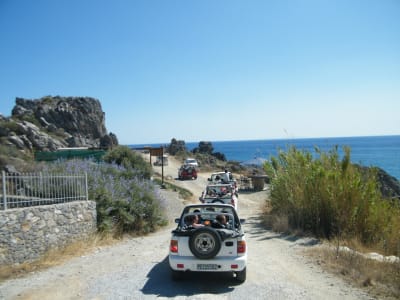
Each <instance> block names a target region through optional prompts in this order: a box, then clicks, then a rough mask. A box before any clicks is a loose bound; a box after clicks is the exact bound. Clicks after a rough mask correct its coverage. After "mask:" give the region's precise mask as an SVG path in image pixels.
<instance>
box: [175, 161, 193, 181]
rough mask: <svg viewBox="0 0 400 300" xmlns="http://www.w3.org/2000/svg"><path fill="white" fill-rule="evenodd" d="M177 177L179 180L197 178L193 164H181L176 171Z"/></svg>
mask: <svg viewBox="0 0 400 300" xmlns="http://www.w3.org/2000/svg"><path fill="white" fill-rule="evenodd" d="M178 178H179V179H180V180H185V179H192V180H194V179H197V170H196V168H195V167H194V166H190V165H183V166H181V167H180V168H179V171H178Z"/></svg>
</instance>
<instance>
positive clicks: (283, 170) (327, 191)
mask: <svg viewBox="0 0 400 300" xmlns="http://www.w3.org/2000/svg"><path fill="white" fill-rule="evenodd" d="M343 150H344V151H343V152H344V154H343V157H342V158H340V157H339V154H338V149H337V147H334V148H333V149H332V150H330V151H329V152H327V153H325V152H322V151H320V150H319V149H318V148H316V149H315V154H314V155H313V154H312V153H310V152H307V151H300V150H297V149H296V148H295V147H291V148H289V149H288V150H287V151H286V152H284V151H280V152H279V154H278V156H277V157H272V158H271V160H270V161H268V162H266V163H265V165H264V169H265V171H266V172H267V174H268V175H269V176H270V177H271V205H272V214H275V215H280V216H287V217H288V220H289V225H290V227H291V228H292V229H301V230H303V231H306V232H311V233H313V234H314V235H316V236H319V237H325V238H328V239H330V238H334V237H340V238H357V239H359V240H360V241H361V242H362V243H364V244H366V245H369V246H373V247H378V248H379V249H380V250H381V251H382V252H385V253H388V254H395V255H399V253H400V207H399V202H398V201H397V202H395V201H390V200H388V199H384V198H383V196H382V194H381V193H380V191H379V186H378V183H377V179H376V171H374V169H373V168H371V169H370V171H369V172H361V171H360V168H358V167H357V166H355V165H353V164H352V163H351V157H350V149H349V148H347V147H344V148H343Z"/></svg>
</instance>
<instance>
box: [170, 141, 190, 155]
mask: <svg viewBox="0 0 400 300" xmlns="http://www.w3.org/2000/svg"><path fill="white" fill-rule="evenodd" d="M167 152H168V153H169V154H171V155H178V154H181V155H182V154H186V153H187V152H188V151H187V148H186V144H185V141H179V140H177V139H175V138H173V139H171V143H170V144H169V145H168V146H167Z"/></svg>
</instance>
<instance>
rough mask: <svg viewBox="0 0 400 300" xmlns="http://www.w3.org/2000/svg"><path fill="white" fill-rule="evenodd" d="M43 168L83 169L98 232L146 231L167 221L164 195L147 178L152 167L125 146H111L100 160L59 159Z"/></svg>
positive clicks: (49, 169) (65, 170)
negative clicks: (164, 212)
mask: <svg viewBox="0 0 400 300" xmlns="http://www.w3.org/2000/svg"><path fill="white" fill-rule="evenodd" d="M42 170H43V171H46V172H65V173H76V172H86V173H87V176H88V188H89V199H91V200H94V201H96V203H97V205H96V207H97V228H98V231H99V232H101V233H113V234H114V235H115V236H117V237H118V236H121V235H122V234H126V233H129V234H146V233H149V232H153V231H155V230H156V229H157V227H159V226H163V225H166V224H167V221H166V220H165V217H164V216H163V213H162V211H163V209H162V208H163V205H165V203H163V199H162V198H161V197H160V195H159V194H158V192H157V189H156V188H155V185H154V184H153V182H151V181H150V177H151V174H152V170H151V167H150V166H149V165H148V163H146V162H145V161H144V160H143V158H142V157H141V156H140V155H138V154H136V153H135V152H133V151H132V150H130V149H129V148H128V147H126V146H119V147H116V148H115V149H113V150H110V151H109V152H107V153H106V155H105V156H104V161H103V162H95V161H93V160H90V159H87V160H80V159H72V160H59V161H56V162H52V163H48V164H45V165H44V166H43V167H42Z"/></svg>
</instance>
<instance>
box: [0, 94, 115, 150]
mask: <svg viewBox="0 0 400 300" xmlns="http://www.w3.org/2000/svg"><path fill="white" fill-rule="evenodd" d="M117 144H118V140H117V137H116V135H115V134H113V133H107V130H106V126H105V114H104V112H103V111H102V108H101V104H100V101H99V100H97V99H94V98H90V97H59V96H56V97H50V96H48V97H43V98H41V99H34V100H31V99H22V98H17V99H16V105H15V106H14V108H13V110H12V115H11V117H4V116H0V145H1V146H2V152H3V153H2V154H3V155H4V152H6V151H7V148H10V149H11V148H17V149H18V150H19V151H22V152H24V153H27V152H31V153H32V152H33V151H54V150H57V149H59V148H63V147H89V148H105V149H108V148H110V147H112V146H114V145H117ZM10 153H11V152H10Z"/></svg>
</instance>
